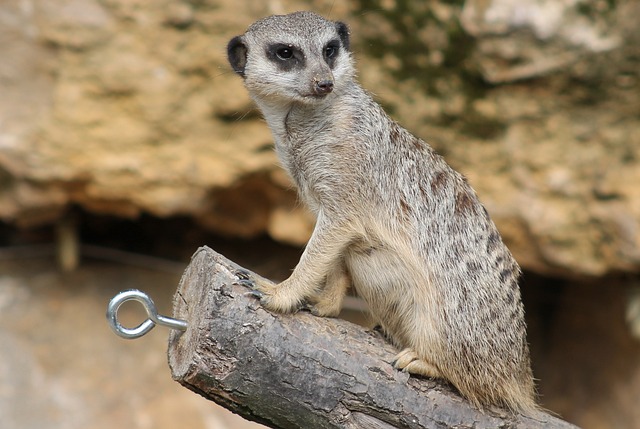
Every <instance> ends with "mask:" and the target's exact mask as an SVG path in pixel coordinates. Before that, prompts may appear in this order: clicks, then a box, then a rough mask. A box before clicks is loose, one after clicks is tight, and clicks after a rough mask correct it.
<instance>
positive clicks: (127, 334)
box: [107, 289, 187, 339]
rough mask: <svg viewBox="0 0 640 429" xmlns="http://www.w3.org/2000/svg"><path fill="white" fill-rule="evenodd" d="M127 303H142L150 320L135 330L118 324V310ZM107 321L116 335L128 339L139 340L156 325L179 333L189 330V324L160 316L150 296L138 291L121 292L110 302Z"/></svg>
mask: <svg viewBox="0 0 640 429" xmlns="http://www.w3.org/2000/svg"><path fill="white" fill-rule="evenodd" d="M126 301H138V302H140V303H141V304H142V305H143V307H144V309H145V311H146V312H147V315H148V316H149V318H148V319H147V320H145V321H144V322H142V323H141V324H139V325H138V326H136V327H135V328H125V327H124V326H122V325H121V324H120V322H118V308H120V306H121V305H122V304H124V303H125V302H126ZM107 321H108V322H109V326H111V329H112V330H113V332H114V333H115V334H116V335H118V336H119V337H122V338H127V339H134V338H139V337H141V336H143V335H144V334H146V333H147V332H149V331H150V330H152V329H153V328H154V326H156V325H162V326H166V327H167V328H171V329H177V330H179V331H186V330H187V322H185V321H184V320H179V319H174V318H172V317H167V316H163V315H161V314H158V310H156V306H155V304H154V303H153V300H152V299H151V298H150V297H149V295H147V294H146V293H144V292H141V291H139V290H137V289H131V290H126V291H124V292H120V293H119V294H117V295H116V296H114V297H113V298H112V299H111V301H109V305H108V307H107Z"/></svg>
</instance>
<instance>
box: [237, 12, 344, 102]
mask: <svg viewBox="0 0 640 429" xmlns="http://www.w3.org/2000/svg"><path fill="white" fill-rule="evenodd" d="M227 54H228V58H229V63H230V64H231V67H232V68H233V70H234V71H235V72H236V73H238V74H239V75H240V76H242V77H243V78H244V83H245V86H246V87H247V89H248V90H249V92H250V93H251V95H252V96H253V97H254V98H259V99H265V100H267V99H268V100H272V101H281V102H291V101H298V102H303V103H313V102H316V101H318V100H321V99H325V98H327V97H329V96H335V94H337V93H339V91H340V88H341V86H342V85H344V84H346V83H347V81H349V80H351V79H352V77H353V75H354V71H353V64H352V60H351V55H350V53H349V29H348V27H347V26H346V24H344V23H342V22H334V21H328V20H326V19H324V18H322V17H321V16H320V15H317V14H315V13H313V12H296V13H292V14H289V15H273V16H269V17H267V18H264V19H261V20H260V21H257V22H255V23H254V24H253V25H251V26H250V27H249V29H248V30H247V32H246V33H244V34H243V35H241V36H237V37H234V38H233V39H231V41H230V42H229V45H228V46H227Z"/></svg>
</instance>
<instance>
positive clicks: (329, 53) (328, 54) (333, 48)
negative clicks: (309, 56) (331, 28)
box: [322, 39, 340, 68]
mask: <svg viewBox="0 0 640 429" xmlns="http://www.w3.org/2000/svg"><path fill="white" fill-rule="evenodd" d="M339 52H340V41H339V40H337V39H336V40H332V41H330V42H329V43H327V44H326V45H325V47H324V49H323V50H322V56H323V57H324V61H325V62H326V63H327V64H328V65H329V67H331V68H333V66H334V64H335V62H336V58H337V57H338V53H339Z"/></svg>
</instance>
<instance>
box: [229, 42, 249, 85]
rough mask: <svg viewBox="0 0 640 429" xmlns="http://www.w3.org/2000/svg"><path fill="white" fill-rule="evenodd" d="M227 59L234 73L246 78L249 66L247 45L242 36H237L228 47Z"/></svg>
mask: <svg viewBox="0 0 640 429" xmlns="http://www.w3.org/2000/svg"><path fill="white" fill-rule="evenodd" d="M227 58H228V59H229V64H231V68H233V71H234V72H236V73H238V74H239V75H240V76H242V77H244V68H245V67H246V65H247V45H245V44H244V40H242V36H236V37H234V38H233V39H231V40H230V41H229V44H228V45H227Z"/></svg>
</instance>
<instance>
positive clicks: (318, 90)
mask: <svg viewBox="0 0 640 429" xmlns="http://www.w3.org/2000/svg"><path fill="white" fill-rule="evenodd" d="M331 91H333V80H331V79H323V80H320V81H317V82H316V84H315V86H314V88H313V92H314V93H315V94H316V95H326V94H328V93H330V92H331Z"/></svg>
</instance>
